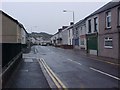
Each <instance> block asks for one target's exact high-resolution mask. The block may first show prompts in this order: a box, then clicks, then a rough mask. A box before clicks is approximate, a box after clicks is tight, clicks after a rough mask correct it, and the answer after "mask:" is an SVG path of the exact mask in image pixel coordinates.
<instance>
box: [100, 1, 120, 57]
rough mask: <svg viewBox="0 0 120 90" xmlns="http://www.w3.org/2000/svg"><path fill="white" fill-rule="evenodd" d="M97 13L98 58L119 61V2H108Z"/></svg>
mask: <svg viewBox="0 0 120 90" xmlns="http://www.w3.org/2000/svg"><path fill="white" fill-rule="evenodd" d="M98 12H99V26H100V27H99V52H98V55H99V56H104V57H109V58H115V59H120V2H110V3H108V4H106V5H105V6H104V7H102V8H101V9H99V10H98Z"/></svg>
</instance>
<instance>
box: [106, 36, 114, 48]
mask: <svg viewBox="0 0 120 90" xmlns="http://www.w3.org/2000/svg"><path fill="white" fill-rule="evenodd" d="M104 47H105V48H113V41H112V38H109V37H107V38H105V39H104Z"/></svg>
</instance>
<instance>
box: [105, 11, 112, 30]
mask: <svg viewBox="0 0 120 90" xmlns="http://www.w3.org/2000/svg"><path fill="white" fill-rule="evenodd" d="M108 18H110V26H108ZM106 28H111V12H110V11H108V12H106Z"/></svg>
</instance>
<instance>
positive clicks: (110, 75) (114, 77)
mask: <svg viewBox="0 0 120 90" xmlns="http://www.w3.org/2000/svg"><path fill="white" fill-rule="evenodd" d="M90 69H91V70H93V71H96V72H99V73H101V74H104V75H107V76H109V77H112V78H114V79H117V80H120V78H118V77H115V76H113V75H110V74H108V73H105V72H103V71H100V70H97V69H95V68H92V67H90Z"/></svg>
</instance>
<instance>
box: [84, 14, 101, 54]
mask: <svg viewBox="0 0 120 90" xmlns="http://www.w3.org/2000/svg"><path fill="white" fill-rule="evenodd" d="M98 33H99V16H98V14H96V13H94V14H91V15H90V16H88V17H87V18H86V40H87V42H86V45H87V53H89V54H93V55H98Z"/></svg>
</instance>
